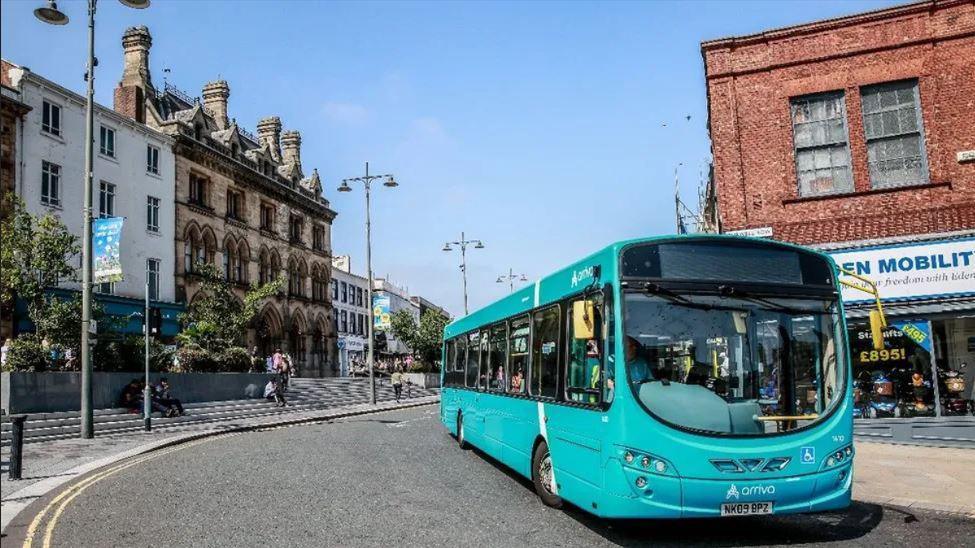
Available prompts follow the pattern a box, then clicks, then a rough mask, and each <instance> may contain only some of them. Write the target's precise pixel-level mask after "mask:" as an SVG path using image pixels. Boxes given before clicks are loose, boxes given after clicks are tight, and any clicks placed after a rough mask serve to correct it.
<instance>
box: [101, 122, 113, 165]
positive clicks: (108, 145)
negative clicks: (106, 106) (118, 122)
mask: <svg viewBox="0 0 975 548" xmlns="http://www.w3.org/2000/svg"><path fill="white" fill-rule="evenodd" d="M98 153H99V154H101V155H102V156H108V157H109V158H115V128H112V127H110V126H106V125H105V124H99V127H98Z"/></svg>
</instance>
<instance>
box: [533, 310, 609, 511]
mask: <svg viewBox="0 0 975 548" xmlns="http://www.w3.org/2000/svg"><path fill="white" fill-rule="evenodd" d="M565 310H566V321H565V322H562V325H563V326H564V331H565V338H564V339H563V340H564V351H563V352H561V353H560V354H561V356H562V357H563V364H564V366H563V367H562V369H561V371H562V379H563V382H562V383H561V385H562V388H563V390H564V392H563V397H564V399H565V404H562V405H550V406H547V408H546V418H547V419H548V423H547V431H548V438H549V448H550V450H551V453H552V460H553V463H554V465H555V468H556V481H557V483H558V484H559V489H560V491H561V492H562V495H563V496H565V497H566V498H568V499H569V500H574V501H578V502H579V503H580V504H584V505H586V506H588V505H589V503H591V502H595V501H596V493H595V490H596V489H598V488H600V487H601V486H602V484H603V481H602V465H601V460H602V457H601V455H602V453H603V450H604V448H603V443H604V433H605V430H606V426H607V424H608V423H607V422H606V417H607V415H606V413H605V406H604V404H605V403H608V402H607V401H606V400H607V399H608V395H609V391H608V390H607V386H608V385H607V383H606V379H605V378H604V377H605V368H606V367H607V360H606V359H605V357H606V354H607V349H608V348H610V346H609V344H607V331H608V330H607V328H606V325H605V324H604V322H603V317H604V314H605V311H604V308H603V297H602V295H601V294H599V293H596V294H589V295H587V296H585V297H582V298H578V299H575V300H572V301H569V303H568V304H567V307H566V308H565ZM559 472H562V473H561V474H559Z"/></svg>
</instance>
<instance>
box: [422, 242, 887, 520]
mask: <svg viewBox="0 0 975 548" xmlns="http://www.w3.org/2000/svg"><path fill="white" fill-rule="evenodd" d="M841 274H842V273H841V271H840V270H838V269H837V267H836V265H835V263H834V262H833V261H832V260H831V259H830V258H829V257H828V256H827V255H824V254H821V253H818V252H815V251H812V250H809V249H805V248H801V247H798V246H793V245H789V244H784V243H780V242H775V241H769V240H759V239H752V238H743V237H735V236H724V235H681V236H669V237H659V238H648V239H639V240H630V241H623V242H619V243H615V244H613V245H610V246H609V247H606V248H605V249H602V250H600V251H598V252H596V253H594V254H592V255H590V256H588V257H586V258H584V259H582V260H580V261H578V262H576V263H574V264H572V265H570V266H568V267H566V268H564V269H562V270H560V271H558V272H555V273H554V274H551V275H549V276H546V277H544V278H542V279H540V280H538V281H536V282H534V283H533V284H531V285H528V286H526V287H524V288H521V289H520V290H518V291H515V292H514V293H512V294H511V295H509V296H507V297H505V298H503V299H501V300H499V301H497V302H495V303H493V304H491V305H489V306H487V307H485V308H483V309H480V310H477V311H475V312H473V313H471V314H469V315H467V316H464V317H462V318H459V319H457V320H456V321H454V322H453V323H451V324H449V325H448V326H447V327H446V328H445V330H444V349H443V368H442V373H441V381H442V392H441V403H440V417H441V420H442V422H443V424H444V425H445V426H446V428H447V429H448V430H449V431H450V433H451V434H452V435H453V436H455V437H456V439H457V442H458V443H459V444H460V446H461V447H462V448H466V447H469V445H473V446H475V447H477V448H478V449H480V450H481V451H482V452H483V453H485V454H487V455H488V456H489V457H491V458H493V459H496V460H497V461H500V462H501V463H503V464H504V465H506V466H508V467H510V468H511V469H513V470H514V471H516V472H517V473H518V474H521V475H523V476H524V477H526V478H527V479H530V480H531V481H532V482H533V483H534V486H535V490H536V491H537V493H538V495H539V497H540V498H541V499H542V501H543V502H544V503H545V504H547V505H549V506H553V507H560V506H561V505H562V504H563V501H567V502H569V503H571V504H573V505H575V506H577V507H579V508H582V509H584V510H587V511H589V512H591V513H593V514H596V515H598V516H604V517H618V518H691V517H716V516H741V515H755V514H780V513H781V514H786V513H796V512H816V511H824V510H835V509H841V508H845V507H847V506H848V505H849V504H850V493H851V485H852V471H853V440H852V434H853V418H852V405H853V394H852V388H851V373H850V360H849V356H848V350H847V349H848V345H847V341H846V325H845V319H844V315H843V304H842V302H841V300H840V291H839V288H840V284H841V283H844V282H842V281H841V280H840V279H839V277H840V275H841ZM881 317H882V316H881ZM878 331H879V330H878Z"/></svg>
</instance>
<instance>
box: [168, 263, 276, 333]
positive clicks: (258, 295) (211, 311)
mask: <svg viewBox="0 0 975 548" xmlns="http://www.w3.org/2000/svg"><path fill="white" fill-rule="evenodd" d="M194 273H195V274H197V275H198V276H199V277H200V280H201V288H200V292H201V296H200V298H199V299H197V300H196V301H194V302H193V304H191V305H190V306H189V309H188V310H187V312H186V313H185V314H183V315H182V316H181V318H180V319H181V320H182V323H183V333H181V334H180V335H179V336H178V338H179V341H180V342H182V343H184V344H196V345H199V346H200V347H201V348H203V349H204V350H207V351H210V352H223V351H224V350H226V349H227V348H230V347H232V346H236V345H237V344H238V343H239V342H240V340H241V337H242V335H243V334H244V331H245V329H246V328H247V325H248V324H249V323H250V322H251V321H252V320H253V319H254V318H255V317H256V316H257V314H258V313H259V312H260V310H261V305H263V304H264V301H265V300H266V299H267V298H268V297H271V296H272V295H274V294H276V293H277V292H278V291H280V290H281V287H282V286H283V285H284V277H280V278H278V279H276V280H272V281H270V282H267V283H265V284H263V285H259V284H256V283H254V284H251V286H250V288H248V290H247V291H246V292H245V293H244V298H243V299H240V298H239V297H237V295H236V294H235V293H234V287H233V285H232V284H231V282H229V281H228V280H227V279H226V277H225V276H224V275H223V271H221V270H220V269H219V268H218V267H217V266H215V265H212V264H208V263H200V264H198V265H196V266H195V267H194Z"/></svg>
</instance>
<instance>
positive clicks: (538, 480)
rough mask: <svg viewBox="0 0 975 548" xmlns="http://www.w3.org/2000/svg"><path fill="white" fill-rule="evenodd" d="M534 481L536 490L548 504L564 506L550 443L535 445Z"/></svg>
mask: <svg viewBox="0 0 975 548" xmlns="http://www.w3.org/2000/svg"><path fill="white" fill-rule="evenodd" d="M532 483H534V484H535V492H536V493H538V497H539V498H540V499H542V502H543V503H545V505H546V506H551V507H552V508H562V497H560V496H558V495H557V494H556V493H558V487H557V486H556V483H555V467H554V466H553V465H552V455H551V453H549V452H548V444H546V443H545V442H544V441H543V442H541V443H539V444H538V445H537V446H536V447H535V453H534V455H532Z"/></svg>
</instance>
